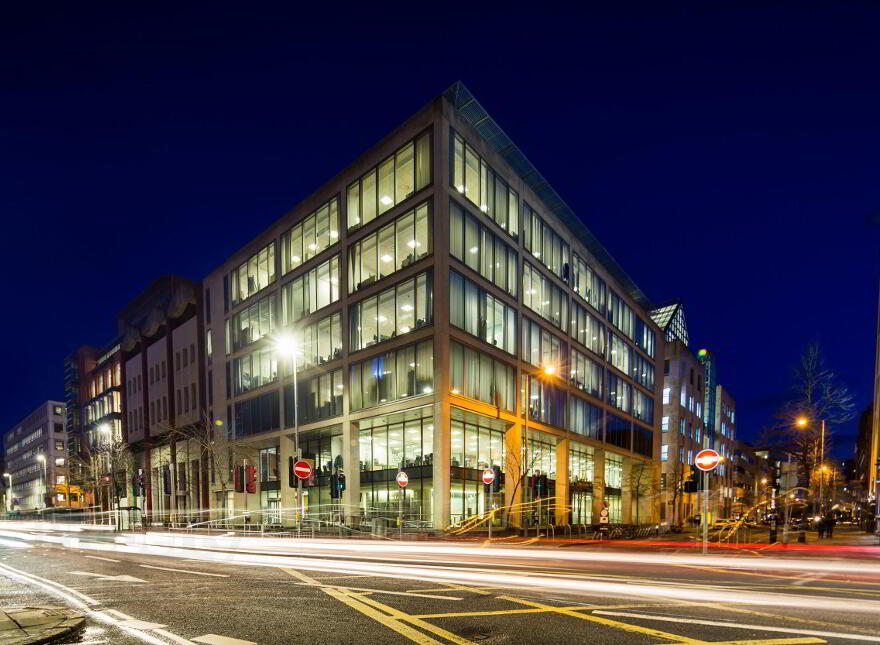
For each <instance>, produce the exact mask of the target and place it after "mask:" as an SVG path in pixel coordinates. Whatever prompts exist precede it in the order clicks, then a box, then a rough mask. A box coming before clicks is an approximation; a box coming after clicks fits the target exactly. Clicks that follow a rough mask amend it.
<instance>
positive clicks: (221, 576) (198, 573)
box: [138, 564, 229, 578]
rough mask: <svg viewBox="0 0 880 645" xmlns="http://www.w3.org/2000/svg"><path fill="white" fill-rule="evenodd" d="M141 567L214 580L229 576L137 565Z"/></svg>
mask: <svg viewBox="0 0 880 645" xmlns="http://www.w3.org/2000/svg"><path fill="white" fill-rule="evenodd" d="M138 566H140V567H143V568H144V569H158V570H159V571H173V572H175V573H191V574H192V575H194V576H212V577H214V578H228V577H229V575H228V574H225V573H205V572H204V571H187V570H186V569H171V568H169V567H154V566H153V565H151V564H140V565H138Z"/></svg>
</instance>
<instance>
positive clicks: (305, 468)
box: [293, 459, 312, 479]
mask: <svg viewBox="0 0 880 645" xmlns="http://www.w3.org/2000/svg"><path fill="white" fill-rule="evenodd" d="M293 474H294V475H296V476H297V477H299V478H300V479H308V478H309V477H311V476H312V465H311V464H310V463H309V462H307V461H304V460H302V459H300V460H299V461H298V462H296V463H295V464H293Z"/></svg>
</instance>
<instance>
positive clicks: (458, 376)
mask: <svg viewBox="0 0 880 645" xmlns="http://www.w3.org/2000/svg"><path fill="white" fill-rule="evenodd" d="M449 352H450V355H449V371H450V375H449V376H450V386H451V389H452V393H453V394H461V395H463V396H467V397H470V398H472V399H477V400H478V401H482V402H483V403H489V404H490V405H495V406H497V407H499V408H502V409H505V410H509V411H511V412H513V411H514V410H515V409H516V392H515V389H516V375H515V372H514V369H513V368H512V367H511V366H510V365H507V364H506V363H503V362H501V361H498V360H495V359H494V358H492V357H491V356H488V355H486V354H483V353H481V352H478V351H476V350H474V349H471V348H470V347H466V346H464V345H460V344H459V343H456V342H451V343H450V344H449Z"/></svg>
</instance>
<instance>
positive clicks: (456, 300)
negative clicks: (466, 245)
mask: <svg viewBox="0 0 880 645" xmlns="http://www.w3.org/2000/svg"><path fill="white" fill-rule="evenodd" d="M449 323H450V324H451V325H454V326H455V327H458V328H459V329H463V330H464V331H466V332H467V333H469V334H472V335H474V336H476V337H477V338H479V339H480V340H483V341H485V342H487V343H489V344H490V345H495V346H496V347H498V348H499V349H503V350H504V351H505V352H507V353H508V354H516V310H515V309H514V308H513V307H508V306H507V305H506V304H504V302H502V301H501V300H498V299H497V298H495V297H494V296H492V295H490V294H489V293H487V292H486V291H483V290H482V289H480V288H479V287H478V286H477V285H476V284H474V283H473V282H471V281H470V280H468V279H467V278H465V277H464V276H462V275H460V274H459V273H458V272H456V271H452V270H450V271H449Z"/></svg>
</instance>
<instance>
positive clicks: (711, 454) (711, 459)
mask: <svg viewBox="0 0 880 645" xmlns="http://www.w3.org/2000/svg"><path fill="white" fill-rule="evenodd" d="M720 462H721V455H719V454H718V453H717V452H715V451H714V450H712V449H710V448H706V449H705V450H701V451H700V452H698V453H697V456H696V457H694V464H695V465H696V466H697V468H699V469H700V470H714V469H715V466H717V465H718V464H719V463H720Z"/></svg>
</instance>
